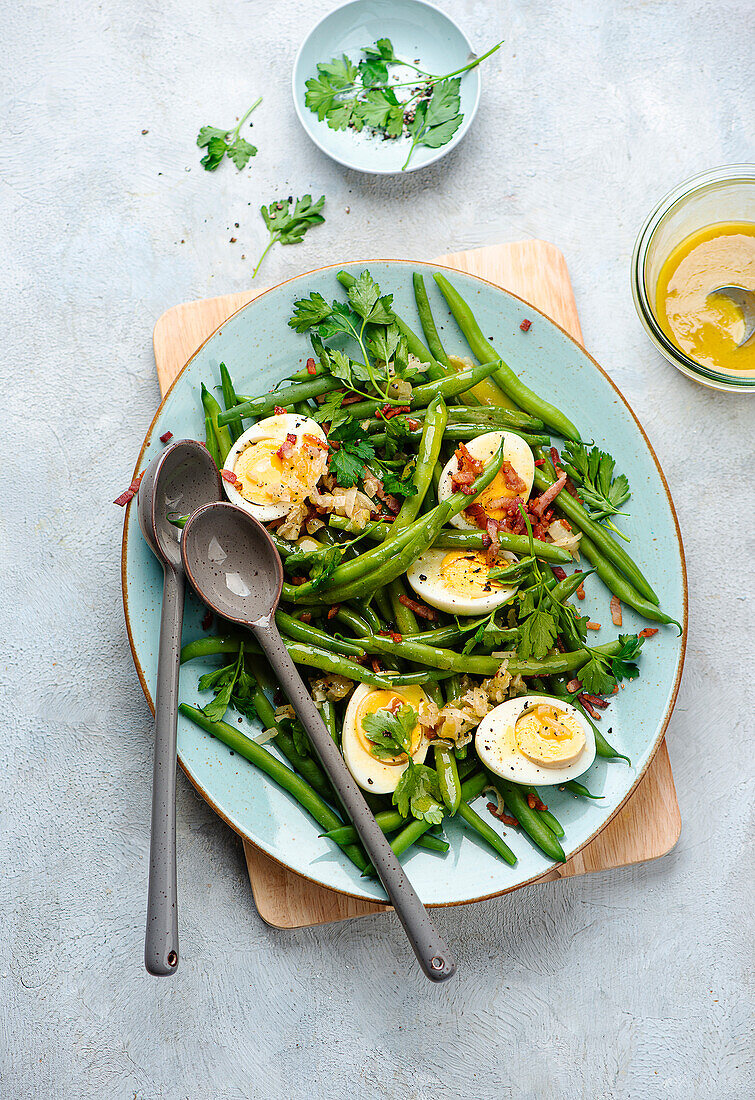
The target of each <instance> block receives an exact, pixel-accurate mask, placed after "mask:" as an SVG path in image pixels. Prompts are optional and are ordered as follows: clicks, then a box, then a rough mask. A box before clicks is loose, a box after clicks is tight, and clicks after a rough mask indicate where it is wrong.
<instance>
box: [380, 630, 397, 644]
mask: <svg viewBox="0 0 755 1100" xmlns="http://www.w3.org/2000/svg"><path fill="white" fill-rule="evenodd" d="M378 634H379V635H380V636H381V637H383V638H390V639H391V641H392V642H400V641H402V639H403V635H402V634H399V632H398V631H397V630H378Z"/></svg>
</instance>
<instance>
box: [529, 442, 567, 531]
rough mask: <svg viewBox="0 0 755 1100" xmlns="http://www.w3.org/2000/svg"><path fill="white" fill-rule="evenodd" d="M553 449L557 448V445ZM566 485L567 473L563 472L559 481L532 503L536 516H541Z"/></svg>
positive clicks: (532, 510) (531, 506) (531, 508)
mask: <svg viewBox="0 0 755 1100" xmlns="http://www.w3.org/2000/svg"><path fill="white" fill-rule="evenodd" d="M553 450H555V447H554V448H553ZM564 485H566V474H561V476H560V477H559V479H558V481H554V482H553V484H552V485H551V486H550V487H549V488H548V489H546V490H545V492H544V493H543V494H542V496H539V497H538V498H537V500H535V501H532V502H531V503H530V511H531V512H534V514H535V515H536V516H538V517H541V516H542V515H543V512H544V511H545V509H546V508H547V507H548V505H549V504H550V503H551V502H552V501H554V500H555V499H556V497H557V496H558V494H559V493H560V492H561V490H562V489H563V487H564Z"/></svg>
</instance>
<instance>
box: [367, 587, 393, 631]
mask: <svg viewBox="0 0 755 1100" xmlns="http://www.w3.org/2000/svg"><path fill="white" fill-rule="evenodd" d="M372 596H373V599H374V600H375V603H376V604H377V608H378V611H379V612H380V614H381V615H382V616H383V622H385V623H389V622H390V621H391V617H392V615H393V608H392V607H391V601H390V598H389V596H388V589H387V588H384V587H382V586H381V587H380V588H378V589H376V591H375V592H374V593H373V594H372Z"/></svg>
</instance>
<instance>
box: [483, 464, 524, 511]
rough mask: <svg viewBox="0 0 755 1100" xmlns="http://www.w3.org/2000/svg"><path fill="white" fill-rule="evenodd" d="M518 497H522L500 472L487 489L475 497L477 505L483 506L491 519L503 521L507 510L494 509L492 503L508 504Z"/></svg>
mask: <svg viewBox="0 0 755 1100" xmlns="http://www.w3.org/2000/svg"><path fill="white" fill-rule="evenodd" d="M516 496H520V493H518V492H517V491H516V490H515V489H510V488H509V486H508V485H507V484H506V479H505V478H504V476H503V474H502V473H501V472H500V470H499V471H498V473H497V474H496V475H495V477H494V478H493V480H492V481H491V483H490V485H488V487H487V489H483V490H482V492H481V493H480V495H479V496H477V497H475V504H481V505H482V507H483V508H484V509H485V511H486V512H487V514H488V515H489V516H490V518H491V519H503V518H504V517H505V515H506V511H505V508H501V507H498V508H492V507H491V503H490V502H491V501H499V500H504V501H506V502H508V501H510V500H513V499H514V497H516Z"/></svg>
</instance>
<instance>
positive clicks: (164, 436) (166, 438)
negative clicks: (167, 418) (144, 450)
mask: <svg viewBox="0 0 755 1100" xmlns="http://www.w3.org/2000/svg"><path fill="white" fill-rule="evenodd" d="M172 438H173V432H163V434H162V435H161V436H160V442H161V443H167V442H168V441H169V440H171V439H172Z"/></svg>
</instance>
